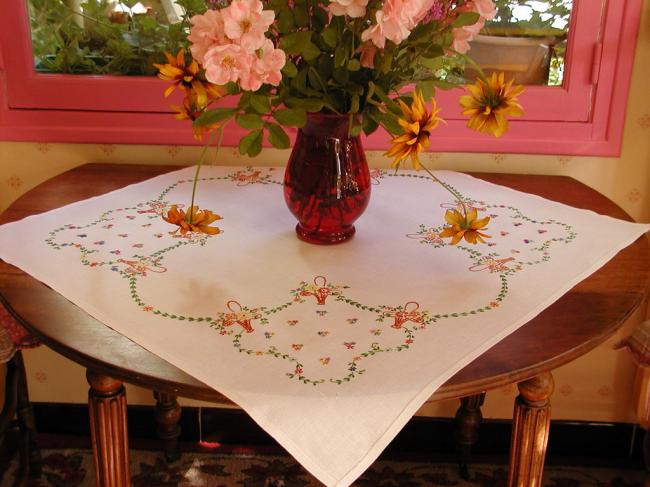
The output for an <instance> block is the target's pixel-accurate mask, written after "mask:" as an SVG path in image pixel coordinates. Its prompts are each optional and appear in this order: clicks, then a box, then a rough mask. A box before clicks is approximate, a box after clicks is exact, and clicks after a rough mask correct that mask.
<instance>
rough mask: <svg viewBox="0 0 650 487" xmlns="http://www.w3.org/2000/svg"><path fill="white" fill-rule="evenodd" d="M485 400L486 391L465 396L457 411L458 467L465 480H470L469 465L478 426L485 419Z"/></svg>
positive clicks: (476, 439)
mask: <svg viewBox="0 0 650 487" xmlns="http://www.w3.org/2000/svg"><path fill="white" fill-rule="evenodd" d="M483 401H485V392H482V393H480V394H475V395H473V396H467V397H463V398H461V400H460V407H459V408H458V411H457V412H456V424H455V440H456V449H457V450H458V468H459V470H460V475H461V477H462V478H464V479H465V480H469V470H468V467H467V465H468V464H469V459H470V455H471V453H472V447H473V446H474V445H475V444H476V442H477V441H478V427H479V426H480V424H481V420H482V419H483V417H482V416H481V406H482V405H483Z"/></svg>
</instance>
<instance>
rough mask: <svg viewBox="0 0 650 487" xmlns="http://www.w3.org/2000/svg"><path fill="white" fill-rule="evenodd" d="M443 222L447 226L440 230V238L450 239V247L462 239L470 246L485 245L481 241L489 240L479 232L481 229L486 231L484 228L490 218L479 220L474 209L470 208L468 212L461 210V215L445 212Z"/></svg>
mask: <svg viewBox="0 0 650 487" xmlns="http://www.w3.org/2000/svg"><path fill="white" fill-rule="evenodd" d="M445 221H446V222H447V223H448V224H449V226H446V227H445V228H443V229H442V232H440V237H442V238H448V237H451V245H456V244H457V243H458V242H460V241H461V240H462V239H465V240H467V241H468V242H469V243H471V244H476V243H477V242H481V243H485V240H483V239H484V238H490V236H489V235H486V234H485V233H482V232H480V231H479V230H482V229H485V230H487V228H485V226H486V225H487V224H488V222H489V221H490V217H489V216H486V217H484V218H481V219H480V220H479V219H478V211H476V208H472V209H471V210H470V211H469V212H467V211H466V210H463V213H461V212H460V211H458V210H447V211H446V212H445Z"/></svg>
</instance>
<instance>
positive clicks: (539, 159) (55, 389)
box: [0, 0, 650, 422]
mask: <svg viewBox="0 0 650 487" xmlns="http://www.w3.org/2000/svg"><path fill="white" fill-rule="evenodd" d="M649 4H650V0H646V1H645V8H644V9H643V12H644V14H643V19H642V24H641V34H640V38H639V43H638V46H637V54H636V62H635V68H634V74H633V77H632V86H631V91H630V103H629V106H628V113H627V119H626V127H625V136H624V141H623V151H622V154H621V156H620V157H618V158H599V157H567V156H561V155H559V156H537V155H514V154H462V153H459V154H452V153H430V154H427V155H426V157H427V158H428V159H429V164H430V165H431V166H433V167H436V168H444V169H451V170H460V171H486V172H509V173H532V174H557V175H566V176H571V177H573V178H576V179H578V180H580V181H582V182H584V183H585V184H588V185H589V186H591V187H593V188H595V189H597V190H598V191H600V192H601V193H603V194H605V195H606V196H608V197H609V198H610V199H612V200H613V201H615V202H616V203H617V204H619V205H620V206H621V207H622V208H623V209H625V210H626V211H627V212H628V213H629V214H630V215H632V216H633V217H634V218H635V219H636V220H638V221H642V222H650V96H648V94H647V83H648V82H649V81H650V72H649V71H648V69H647V67H648V65H650V13H649V9H648V8H647V7H648V6H649ZM433 147H435V141H433ZM199 151H200V148H197V147H182V146H137V145H112V144H99V145H93V144H49V143H43V142H34V143H14V142H2V143H0V211H1V210H3V209H5V208H6V207H7V206H8V205H9V204H11V202H12V201H14V200H15V199H16V198H17V197H18V196H20V195H21V194H23V193H24V192H25V191H27V190H29V189H30V188H32V187H34V186H35V185H37V184H39V183H40V182H42V181H44V180H46V179H48V178H50V177H52V176H54V175H56V174H59V173H61V172H63V171H65V170H67V169H70V168H72V167H75V166H78V165H81V164H84V163H88V162H109V163H133V164H135V163H138V164H192V163H194V162H195V161H196V160H197V159H198V154H199ZM287 157H288V152H287V151H279V150H271V149H268V150H265V151H264V152H263V153H262V154H261V155H260V156H258V157H257V158H256V159H255V160H254V161H252V163H254V164H256V165H283V164H284V163H285V162H286V159H287ZM368 158H369V161H370V164H371V166H374V167H388V166H389V162H390V161H389V160H388V159H386V158H385V157H383V155H382V153H381V152H374V151H373V152H370V153H369V154H368ZM219 163H220V164H224V165H230V164H233V165H240V164H247V163H249V160H248V159H247V158H243V157H242V156H239V154H238V153H237V151H236V150H235V149H233V148H227V149H225V150H222V151H221V154H220V156H219ZM644 315H645V310H640V311H639V312H638V313H637V315H636V316H633V317H632V318H631V319H630V320H629V321H628V322H627V324H626V325H625V326H624V329H623V330H621V332H620V333H619V334H618V336H617V337H614V338H612V339H611V340H609V341H608V342H607V343H605V344H603V345H601V346H600V347H598V348H597V349H596V350H594V351H593V352H591V353H589V354H587V355H585V356H584V357H582V358H581V359H579V360H577V361H575V362H572V363H571V364H569V365H566V366H564V367H562V368H560V369H558V370H557V371H556V372H555V379H556V392H555V394H554V396H553V398H552V401H553V405H554V411H553V417H554V418H556V419H581V420H592V421H630V422H633V421H634V408H635V405H634V404H633V402H632V385H633V382H634V374H635V367H634V365H633V364H632V362H631V360H630V359H629V357H628V356H627V355H626V353H625V352H621V351H614V350H613V348H612V345H613V344H614V343H615V342H616V341H617V339H619V338H620V337H621V336H624V335H625V334H626V333H628V332H629V330H630V329H632V328H633V327H634V326H635V325H636V324H637V323H638V322H639V321H641V320H642V319H643V318H644V317H645V316H644ZM26 361H27V368H28V375H29V385H30V393H31V396H32V399H33V400H34V401H51V402H79V403H82V402H85V401H86V390H87V387H86V382H85V377H84V370H83V369H82V368H81V367H79V366H77V365H75V364H73V363H72V362H69V361H68V360H66V359H64V358H62V357H61V356H59V355H57V354H55V353H54V352H51V351H50V350H48V349H46V348H44V347H41V348H39V349H36V350H31V351H28V352H26ZM128 394H129V402H130V403H132V404H150V403H152V398H151V393H149V392H147V391H144V390H142V389H139V388H135V387H130V388H129V389H128ZM515 395H516V387H515V386H510V387H505V388H502V389H499V390H497V391H493V392H491V393H490V394H488V396H487V400H486V404H485V407H484V415H485V417H488V418H509V417H511V414H512V400H513V399H514V397H515ZM184 404H198V403H197V402H194V401H187V400H186V401H184ZM456 407H457V402H456V401H447V402H441V403H432V404H427V405H425V406H424V407H423V408H422V410H421V412H420V413H421V414H427V415H434V416H451V415H453V414H454V412H455V409H456Z"/></svg>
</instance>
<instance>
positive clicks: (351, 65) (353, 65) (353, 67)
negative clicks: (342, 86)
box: [348, 59, 361, 71]
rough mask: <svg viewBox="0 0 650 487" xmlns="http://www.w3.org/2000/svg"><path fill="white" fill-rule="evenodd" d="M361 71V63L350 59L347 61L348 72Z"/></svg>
mask: <svg viewBox="0 0 650 487" xmlns="http://www.w3.org/2000/svg"><path fill="white" fill-rule="evenodd" d="M360 69H361V63H360V62H359V60H358V59H350V60H349V61H348V71H359V70H360Z"/></svg>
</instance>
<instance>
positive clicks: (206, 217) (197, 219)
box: [163, 205, 222, 235]
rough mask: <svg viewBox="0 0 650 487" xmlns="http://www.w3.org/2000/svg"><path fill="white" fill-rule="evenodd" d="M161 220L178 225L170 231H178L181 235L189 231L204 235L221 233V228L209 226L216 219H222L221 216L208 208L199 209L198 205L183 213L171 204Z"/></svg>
mask: <svg viewBox="0 0 650 487" xmlns="http://www.w3.org/2000/svg"><path fill="white" fill-rule="evenodd" d="M163 220H165V221H166V222H167V223H171V224H172V225H177V226H178V228H177V229H176V230H174V231H173V232H172V233H177V232H180V234H181V235H185V234H187V233H189V232H194V233H205V234H206V235H216V234H218V233H221V229H219V228H218V227H211V226H210V224H211V223H213V222H215V221H217V220H222V218H221V217H220V216H219V215H216V214H214V213H212V212H211V211H210V210H199V207H198V206H192V207H191V208H190V211H189V212H188V213H185V211H183V210H181V209H179V208H178V207H177V206H176V205H173V206H172V207H171V208H170V209H169V211H168V212H167V216H165V215H163Z"/></svg>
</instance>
